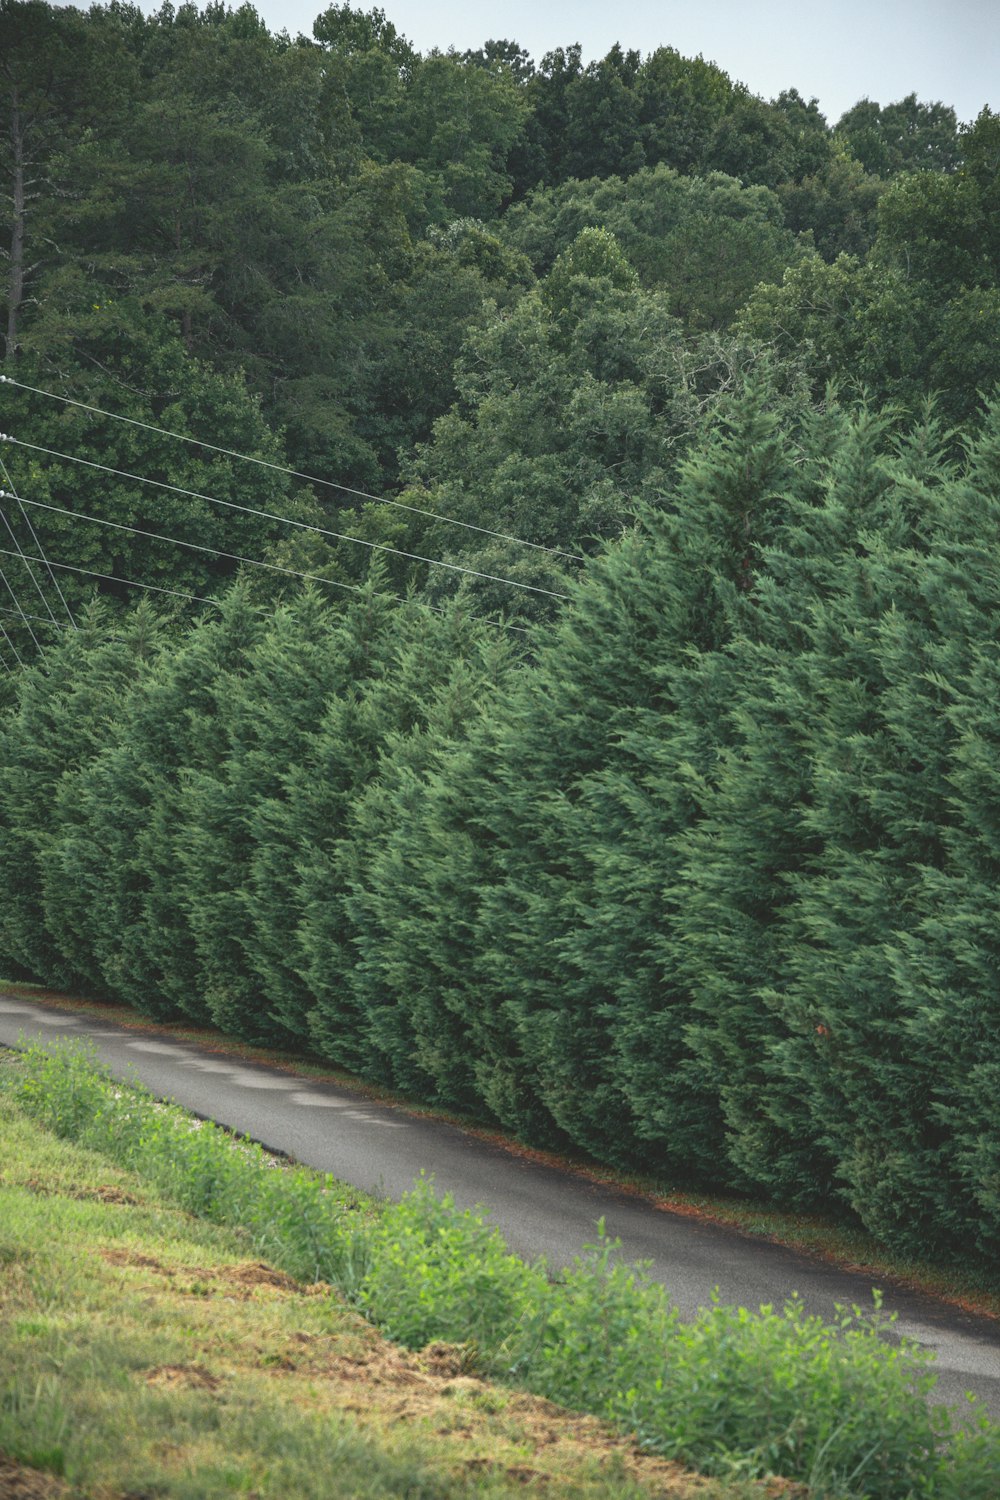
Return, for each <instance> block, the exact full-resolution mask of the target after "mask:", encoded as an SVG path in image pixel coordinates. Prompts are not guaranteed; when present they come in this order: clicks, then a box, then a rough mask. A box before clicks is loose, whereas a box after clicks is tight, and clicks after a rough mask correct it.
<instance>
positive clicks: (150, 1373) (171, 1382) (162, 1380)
mask: <svg viewBox="0 0 1000 1500" xmlns="http://www.w3.org/2000/svg"><path fill="white" fill-rule="evenodd" d="M142 1378H143V1379H144V1380H145V1382H146V1384H147V1385H162V1386H166V1387H167V1389H168V1390H176V1389H177V1387H178V1386H189V1387H191V1388H193V1389H195V1390H199V1391H217V1390H218V1389H219V1386H220V1385H221V1384H222V1381H221V1380H220V1379H219V1377H218V1376H217V1375H213V1374H212V1372H211V1371H210V1370H206V1369H205V1368H204V1367H203V1366H202V1365H157V1366H156V1367H155V1368H154V1369H152V1370H144V1371H143V1372H142ZM0 1493H2V1491H0Z"/></svg>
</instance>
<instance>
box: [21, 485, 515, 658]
mask: <svg viewBox="0 0 1000 1500" xmlns="http://www.w3.org/2000/svg"><path fill="white" fill-rule="evenodd" d="M22 504H24V505H33V506H36V507H38V508H40V509H42V510H54V511H57V512H58V513H59V514H60V515H64V516H71V517H72V518H73V519H75V520H78V521H89V522H93V523H94V524H95V525H97V526H110V527H113V528H114V529H115V530H116V531H127V532H130V533H133V534H134V535H136V536H145V537H149V538H150V539H151V540H153V541H159V542H171V543H173V544H174V545H175V546H178V547H189V548H191V549H193V550H194V551H196V552H211V553H213V554H215V555H217V556H219V557H225V558H229V559H231V560H232V561H234V562H242V563H248V564H249V565H250V566H251V567H256V568H269V569H272V570H274V571H276V572H279V573H286V574H288V575H289V576H290V577H292V578H300V579H302V580H304V581H305V582H315V583H325V584H329V585H330V587H331V588H337V589H344V590H346V591H347V592H349V593H352V594H363V593H364V592H365V590H364V588H362V587H361V586H360V585H358V584H355V583H339V582H338V581H337V579H335V578H321V577H320V576H319V574H316V573H298V572H296V571H295V569H294V568H283V567H280V566H279V565H278V564H277V563H266V562H259V561H258V560H257V559H255V558H252V557H241V556H240V555H238V554H237V553H235V552H222V551H220V550H219V549H218V548H216V547H203V546H200V545H199V544H197V543H196V542H185V541H182V540H181V539H180V538H179V537H171V536H162V535H160V534H159V533H157V532H155V531H142V530H140V529H139V528H138V527H136V526H126V525H123V524H121V523H119V522H117V521H105V520H102V519H101V518H100V517H99V516H87V515H84V514H82V513H81V512H80V511H73V510H64V509H63V508H62V507H61V506H58V505H48V504H46V503H45V502H44V501H42V500H23V501H22ZM0 557H20V558H22V559H25V560H27V559H28V554H26V553H23V552H11V551H9V550H7V549H5V548H3V547H0ZM30 561H31V562H41V558H38V557H31V558H30ZM51 566H52V567H53V568H61V569H65V570H66V571H68V572H71V573H83V574H85V575H86V576H87V577H88V578H100V579H103V580H104V581H105V582H107V583H114V584H124V585H125V586H126V587H128V588H136V589H148V590H149V591H150V592H151V593H154V594H170V595H172V596H173V597H174V598H177V599H187V600H189V601H190V602H191V603H193V604H211V605H214V606H215V608H216V609H218V608H220V605H219V601H218V600H217V599H209V598H206V597H205V596H204V595H201V594H189V593H186V592H185V591H184V590H183V589H168V588H162V587H160V586H159V585H157V584H153V583H140V582H138V580H136V579H133V578H117V577H116V576H115V575H114V574H113V573H98V572H95V571H94V570H93V569H92V568H81V567H77V566H75V565H74V564H73V563H58V562H53V563H52V564H51ZM4 582H6V579H4ZM9 587H10V585H9V584H8V588H9ZM11 593H12V594H13V590H11ZM392 597H393V598H395V599H396V600H397V602H401V601H399V597H398V595H393V596H392ZM16 602H17V601H16V599H15V603H16ZM416 602H417V603H418V604H419V605H420V607H421V608H422V609H429V610H433V612H434V613H435V614H440V615H443V614H445V613H446V610H445V609H444V608H443V607H442V606H441V605H438V604H429V603H427V602H426V601H425V600H419V599H418V600H417V601H416ZM19 614H21V617H22V618H26V617H25V616H24V614H23V611H20V610H19ZM469 619H470V620H476V621H478V622H479V623H480V624H482V625H489V626H491V627H492V628H493V629H494V630H513V631H515V632H516V634H518V635H530V634H531V632H530V630H526V629H524V628H523V627H522V626H520V625H509V624H508V623H507V622H506V621H505V620H490V619H488V618H487V617H486V616H485V615H470V616H469ZM29 629H30V627H29ZM33 638H34V637H33ZM35 644H36V645H37V644H38V643H37V641H36V642H35Z"/></svg>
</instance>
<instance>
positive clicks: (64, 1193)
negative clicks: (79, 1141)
mask: <svg viewBox="0 0 1000 1500" xmlns="http://www.w3.org/2000/svg"><path fill="white" fill-rule="evenodd" d="M20 1186H21V1187H23V1188H24V1189H26V1191H27V1192H29V1193H40V1194H42V1195H44V1196H46V1197H52V1196H53V1195H57V1196H58V1197H60V1198H77V1199H80V1200H83V1201H85V1202H87V1201H89V1202H92V1203H93V1202H96V1203H120V1204H123V1205H124V1206H125V1207H126V1208H135V1207H136V1205H137V1204H138V1203H139V1202H140V1200H139V1199H138V1198H137V1197H136V1196H135V1194H134V1193H127V1192H125V1191H124V1189H123V1188H119V1187H112V1186H111V1185H110V1184H99V1185H98V1186H96V1187H82V1188H75V1187H65V1186H60V1184H58V1183H52V1182H45V1181H43V1180H42V1179H41V1178H39V1177H29V1178H28V1180H27V1181H26V1182H22V1183H21V1184H20ZM0 1497H2V1491H0Z"/></svg>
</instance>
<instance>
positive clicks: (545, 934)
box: [0, 389, 1000, 1256]
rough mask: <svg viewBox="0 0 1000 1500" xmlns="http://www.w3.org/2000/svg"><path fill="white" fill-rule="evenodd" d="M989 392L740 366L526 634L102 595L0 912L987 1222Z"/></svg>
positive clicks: (947, 1234) (599, 1148) (40, 750)
mask: <svg viewBox="0 0 1000 1500" xmlns="http://www.w3.org/2000/svg"><path fill="white" fill-rule="evenodd" d="M998 424H1000V405H996V404H995V405H992V406H991V407H990V408H989V410H988V412H987V414H986V417H985V419H984V421H983V423H982V425H981V427H980V429H979V430H978V431H977V433H976V434H975V436H974V437H973V438H971V439H970V440H969V442H968V445H967V447H966V449H965V450H964V451H963V452H962V453H961V454H956V452H955V451H954V448H953V445H952V443H951V442H950V434H949V431H948V429H947V428H946V427H945V426H944V425H943V424H941V423H940V422H939V421H938V419H937V418H936V416H935V414H934V413H933V411H928V412H927V413H925V414H924V416H923V418H922V419H921V420H919V421H916V422H903V421H902V420H901V419H900V418H899V417H898V415H897V416H896V417H893V416H891V415H886V414H880V413H879V412H877V411H875V410H870V409H869V410H866V409H860V410H851V409H848V408H844V407H841V406H839V405H837V404H836V403H827V404H825V405H823V406H820V407H817V406H816V405H814V404H812V403H810V402H809V401H808V400H807V399H805V398H803V397H801V396H798V397H785V398H780V399H778V400H775V399H774V398H773V396H772V395H771V394H770V393H769V392H768V391H767V390H766V389H764V390H760V391H750V392H747V393H743V394H740V395H737V396H734V397H732V398H730V399H729V400H727V401H726V402H724V403H723V404H722V405H721V406H720V408H719V409H718V411H717V413H716V416H715V418H714V420H713V422H712V424H711V427H710V429H709V430H708V431H707V432H706V433H705V434H704V435H703V437H702V440H701V442H700V443H699V445H698V447H697V449H696V451H694V452H692V453H691V454H689V456H688V457H687V459H686V460H685V461H684V463H683V465H682V466H681V472H680V476H679V479H678V483H677V486H676V489H675V491H674V495H673V504H672V505H671V506H670V507H669V508H664V507H657V506H654V505H647V506H645V507H644V508H643V510H642V514H641V516H640V517H639V519H638V521H637V524H636V525H635V527H634V528H633V529H632V530H631V531H630V532H629V534H628V535H627V536H626V537H625V538H624V539H623V540H622V541H620V542H618V543H615V544H612V545H611V546H610V547H609V548H607V549H606V550H605V551H604V553H603V554H602V555H601V556H600V557H599V558H597V559H595V560H594V562H593V563H592V564H591V566H590V567H589V568H588V570H587V574H586V576H585V577H584V578H583V579H581V580H579V581H577V582H576V583H574V584H572V585H569V587H570V588H571V590H572V596H573V597H572V601H571V603H569V604H568V605H567V606H566V607H565V608H564V610H563V612H562V614H561V615H560V618H559V619H558V621H557V622H556V623H555V624H554V625H553V626H552V627H551V629H550V630H549V631H548V633H547V635H546V638H545V639H544V641H538V640H536V642H535V645H534V647H533V651H532V656H531V657H530V659H529V660H527V661H525V660H524V659H523V650H519V649H518V647H517V646H516V645H514V644H512V641H513V640H514V639H515V638H513V637H509V636H506V635H505V634H504V633H502V632H496V631H489V630H485V628H484V627H483V626H481V625H476V624H475V623H474V622H471V621H470V620H469V619H468V617H467V615H466V614H465V613H464V611H462V609H461V608H460V607H457V606H453V607H451V608H450V609H449V610H448V612H446V613H443V614H442V613H437V612H435V611H433V610H430V609H428V608H427V606H426V605H425V604H423V603H421V602H418V601H414V602H413V603H411V604H408V605H405V606H397V605H393V604H391V603H390V602H389V601H388V600H387V598H386V596H385V594H384V593H382V592H380V591H379V590H378V589H377V588H376V587H374V586H373V585H372V586H368V587H366V590H365V592H364V593H363V594H362V595H360V596H359V597H358V598H357V600H356V601H355V602H353V603H351V604H350V605H349V606H348V607H347V608H346V609H334V608H333V607H332V606H330V605H328V604H326V603H325V602H324V601H323V600H322V599H320V598H319V597H318V596H317V595H316V594H315V593H310V592H306V593H303V594H301V595H299V596H297V597H295V598H294V599H290V600H289V601H288V602H286V603H284V604H281V605H280V606H278V607H273V606H270V605H267V606H262V605H260V604H259V603H256V602H255V601H254V600H253V598H252V597H251V596H249V595H248V593H247V590H246V589H245V588H244V587H243V586H239V587H237V588H236V589H235V590H234V591H233V592H231V593H230V594H229V595H228V596H227V597H226V598H225V600H224V602H223V604H222V607H221V610H220V611H219V613H218V614H217V615H216V616H214V617H208V616H206V617H205V618H204V619H203V620H202V621H200V622H199V623H198V624H197V625H196V626H195V627H194V628H193V629H192V630H191V631H190V632H189V634H188V635H187V636H186V637H185V638H184V639H183V641H182V642H181V643H180V644H178V643H177V641H176V639H175V637H174V632H172V631H171V630H170V629H168V628H167V627H166V626H165V624H164V623H163V621H162V619H161V618H160V616H159V615H158V614H157V613H156V612H155V611H154V610H153V609H152V608H150V607H149V606H141V607H140V608H139V609H137V610H136V611H135V612H134V613H132V614H131V615H130V616H129V617H128V618H127V620H126V621H124V622H121V623H117V624H116V623H114V622H113V620H112V619H111V618H110V617H109V616H108V614H107V608H106V606H101V605H94V606H91V607H90V608H89V610H88V611H87V613H86V617H85V619H84V620H83V622H82V628H81V630H80V631H79V632H69V631H67V632H65V633H64V635H63V637H62V638H61V640H60V642H59V643H58V645H57V646H56V647H54V648H52V649H51V650H50V651H49V652H48V653H47V655H46V658H45V660H44V661H43V662H40V663H39V664H38V665H37V666H35V667H33V668H31V669H28V670H26V671H25V672H24V673H23V674H22V675H21V677H20V678H19V681H18V686H17V695H16V700H15V701H14V702H13V703H12V704H11V706H10V707H9V709H8V712H7V715H6V718H5V722H4V729H3V736H2V755H0V881H2V885H3V892H4V899H3V902H2V904H0V949H2V951H3V952H4V954H5V955H7V956H8V957H9V958H11V959H13V960H14V961H16V963H17V964H18V965H20V966H21V968H22V969H23V970H24V971H27V972H30V973H31V974H34V975H40V976H43V977H45V978H46V979H48V980H49V981H50V982H58V983H60V984H63V985H70V986H76V987H82V988H84V989H86V990H88V991H90V992H96V993H102V994H109V993H110V994H115V995H118V996H121V997H123V998H125V999H127V1000H128V1001H129V1002H131V1003H133V1004H135V1005H136V1006H137V1007H139V1008H140V1009H142V1010H145V1011H146V1012H147V1013H151V1014H154V1015H157V1016H185V1015H186V1016H189V1017H192V1018H195V1019H198V1020H200V1021H207V1020H210V1021H214V1022H216V1023H217V1024H219V1025H221V1026H223V1027H224V1028H225V1029H227V1030H228V1031H230V1032H233V1033H235V1034H237V1035H240V1036H244V1037H246V1038H248V1039H251V1040H255V1041H268V1042H283V1043H286V1044H288V1043H291V1044H294V1045H299V1046H301V1045H303V1044H306V1045H308V1046H311V1047H312V1048H313V1049H315V1050H316V1051H318V1052H319V1053H321V1054H322V1055H324V1056H326V1057H329V1058H331V1059H332V1060H334V1061H335V1062H337V1063H339V1064H341V1065H346V1066H347V1067H349V1068H352V1069H354V1070H356V1071H359V1072H360V1073H362V1074H363V1075H364V1076H366V1077H369V1078H375V1079H378V1080H380V1081H382V1082H384V1083H387V1084H390V1085H392V1086H393V1087H396V1088H400V1089H403V1090H405V1091H406V1092H408V1093H410V1094H414V1095H418V1096H420V1097H421V1098H424V1099H427V1100H430V1101H433V1102H435V1103H437V1104H441V1105H445V1106H448V1107H451V1108H460V1109H465V1110H469V1111H472V1112H474V1113H476V1114H478V1115H479V1116H481V1117H482V1116H485V1117H487V1118H494V1119H497V1120H499V1121H500V1122H502V1123H503V1124H504V1125H505V1126H507V1127H508V1128H510V1129H513V1130H515V1131H516V1132H518V1133H520V1134H521V1135H522V1136H524V1137H525V1138H527V1139H531V1140H535V1141H543V1142H549V1143H560V1142H561V1143H566V1142H571V1143H573V1144H575V1145H577V1146H580V1147H582V1148H584V1149H586V1150H587V1151H589V1152H591V1153H592V1154H594V1155H596V1156H598V1157H599V1158H600V1159H602V1160H605V1161H612V1162H615V1163H618V1164H620V1165H623V1166H631V1167H636V1166H641V1167H642V1168H644V1169H645V1170H651V1169H655V1170H659V1171H661V1172H664V1173H669V1174H670V1175H672V1176H673V1177H675V1178H677V1177H681V1178H688V1179H694V1180H699V1181H702V1182H705V1181H715V1182H722V1183H724V1184H725V1185H727V1186H729V1187H736V1188H739V1189H743V1190H751V1191H758V1192H764V1193H766V1194H767V1195H768V1196H770V1197H771V1198H773V1199H775V1200H777V1201H780V1202H784V1203H787V1204H791V1205H795V1206H797V1207H810V1206H812V1207H814V1206H816V1205H817V1204H820V1203H824V1204H829V1203H830V1202H831V1201H833V1202H837V1201H841V1202H842V1203H843V1204H844V1205H845V1206H847V1207H849V1208H850V1210H852V1211H853V1212H854V1213H856V1214H857V1215H858V1216H859V1217H860V1218H861V1220H862V1221H863V1222H864V1223H865V1224H866V1225H868V1226H869V1227H870V1228H872V1229H874V1230H875V1231H876V1232H878V1233H879V1234H881V1235H883V1236H884V1237H885V1238H886V1239H888V1240H890V1241H892V1242H895V1243H896V1244H897V1245H900V1246H902V1247H905V1248H912V1249H916V1248H926V1246H927V1245H929V1244H932V1243H933V1244H934V1245H935V1246H936V1247H937V1248H938V1249H939V1250H940V1251H942V1252H946V1253H947V1252H954V1253H958V1252H960V1251H964V1252H966V1253H968V1251H969V1250H970V1248H974V1249H976V1250H977V1251H978V1252H979V1253H980V1254H982V1255H983V1256H987V1255H989V1254H991V1253H995V1250H996V1245H997V1241H998V1234H1000V1199H998V1196H997V1190H996V1181H997V1169H998V1163H997V1154H996V1152H997V1142H996V1132H995V1128H994V1127H995V1101H996V1080H997V1069H998V1066H1000V1061H998V1056H997V1045H996V1032H995V1024H994V1023H995V1018H996V1015H997V1007H998V996H997V993H996V970H997V965H996V932H995V926H996V924H995V919H994V905H995V903H994V899H993V892H994V889H995V886H996V884H997V879H998V876H1000V870H998V869H997V851H996V839H995V837H994V824H995V821H996V819H995V802H996V792H997V787H996V781H997V777H996V759H997V757H996V753H995V752H996V746H995V740H996V734H995V723H994V721H995V718H996V712H995V700H996V697H997V682H996V677H997V671H996V667H997V663H996V650H995V619H996V615H997V611H998V609H1000V568H998V564H997V559H998V557H1000V471H998V467H997V454H998V451H1000V447H998V430H1000V428H998Z"/></svg>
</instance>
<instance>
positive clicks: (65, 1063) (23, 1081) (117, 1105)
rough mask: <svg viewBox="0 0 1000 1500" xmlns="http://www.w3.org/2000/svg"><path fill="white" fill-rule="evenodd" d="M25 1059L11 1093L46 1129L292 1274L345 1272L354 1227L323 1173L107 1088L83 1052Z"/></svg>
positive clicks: (147, 1098)
mask: <svg viewBox="0 0 1000 1500" xmlns="http://www.w3.org/2000/svg"><path fill="white" fill-rule="evenodd" d="M25 1059H26V1061H25V1066H24V1069H23V1072H22V1073H21V1075H20V1076H19V1077H18V1079H17V1082H16V1085H15V1098H16V1099H17V1101H18V1103H19V1104H20V1106H21V1107H22V1108H23V1109H24V1110H25V1112H26V1113H27V1114H29V1115H30V1116H31V1117H32V1118H33V1119H36V1120H38V1121H39V1122H40V1123H41V1124H43V1125H45V1126H46V1127H47V1128H48V1129H50V1130H52V1131H54V1132H55V1134H57V1135H59V1136H62V1137H63V1138H65V1139H68V1140H73V1141H78V1142H79V1143H80V1144H81V1145H83V1146H86V1147H89V1148H90V1149H92V1150H95V1151H100V1152H103V1153H104V1154H106V1155H108V1156H110V1157H111V1158H112V1159H113V1160H114V1161H116V1162H118V1163H119V1164H120V1165H122V1166H124V1167H127V1168H128V1169H129V1170H131V1171H134V1172H136V1173H138V1175H139V1176H140V1177H144V1178H146V1179H147V1180H148V1181H149V1182H151V1183H153V1184H154V1185H155V1186H156V1187H157V1189H158V1190H159V1191H161V1192H162V1193H164V1194H165V1195H166V1196H167V1197H169V1198H170V1199H172V1200H173V1201H174V1202H175V1203H177V1204H178V1205H179V1206H180V1207H181V1208H183V1209H185V1210H186V1211H187V1212H189V1213H192V1214H195V1215H197V1216H198V1217H199V1218H203V1219H209V1220H211V1221H212V1222H214V1223H217V1224H226V1225H229V1226H230V1227H232V1228H237V1229H239V1230H241V1231H242V1232H243V1234H244V1235H245V1237H246V1239H247V1242H248V1244H249V1245H250V1246H251V1247H252V1249H253V1251H255V1252H256V1253H258V1254H260V1255H266V1256H267V1257H268V1258H269V1259H270V1260H272V1261H274V1262H275V1263H276V1264H278V1265H280V1266H281V1267H282V1268H283V1269H284V1270H286V1271H288V1272H289V1274H291V1275H293V1276H295V1277H298V1278H301V1279H304V1280H312V1281H329V1282H331V1283H332V1284H338V1283H341V1282H345V1281H349V1280H350V1279H351V1278H353V1277H354V1276H355V1274H356V1272H355V1243H354V1242H355V1239H356V1238H358V1237H359V1235H360V1238H361V1239H362V1240H363V1238H364V1232H363V1230H361V1229H356V1228H355V1227H354V1226H353V1225H352V1223H351V1221H350V1219H349V1215H348V1212H347V1210H346V1208H345V1199H346V1198H347V1197H349V1196H351V1195H350V1194H349V1193H348V1190H346V1189H345V1188H343V1186H342V1185H341V1184H339V1183H336V1182H335V1181H334V1179H333V1178H331V1177H324V1176H322V1175H321V1174H318V1173H316V1172H310V1171H307V1170H306V1169H304V1168H301V1167H298V1168H290V1169H286V1168H283V1167H280V1166H278V1165H277V1164H276V1163H275V1161H274V1158H273V1157H269V1156H268V1155H267V1154H266V1153H265V1152H264V1150H263V1149H262V1148H261V1147H260V1146H258V1145H256V1144H255V1143H254V1142H252V1141H246V1140H240V1139H234V1138H233V1137H232V1136H230V1135H228V1134H227V1133H226V1132H225V1131H223V1130H220V1129H219V1128H218V1126H215V1125H212V1124H208V1123H205V1122H203V1121H200V1120H195V1119H192V1118H191V1117H190V1116H189V1115H186V1114H184V1112H183V1111H181V1110H179V1109H177V1108H170V1107H168V1106H167V1105H164V1104H160V1103H159V1102H158V1101H157V1100H155V1099H154V1098H153V1097H152V1096H151V1095H150V1094H148V1093H147V1092H146V1091H145V1090H144V1089H141V1088H136V1087H131V1088H124V1087H122V1086H120V1085H118V1084H116V1083H115V1082H113V1080H111V1079H110V1078H109V1077H108V1076H107V1075H106V1074H104V1073H103V1072H102V1071H101V1069H100V1068H99V1067H98V1066H97V1065H96V1063H95V1061H94V1058H93V1056H92V1054H91V1053H90V1052H88V1051H87V1049H85V1048H82V1047H73V1046H65V1047H62V1048H60V1049H59V1050H58V1051H54V1052H50V1051H46V1050H45V1049H44V1048H32V1049H29V1051H28V1052H27V1053H26V1054H25ZM353 1197H354V1198H355V1199H356V1197H357V1195H353ZM362 1258H363V1257H362Z"/></svg>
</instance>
